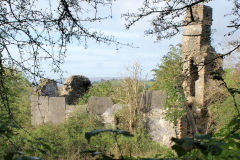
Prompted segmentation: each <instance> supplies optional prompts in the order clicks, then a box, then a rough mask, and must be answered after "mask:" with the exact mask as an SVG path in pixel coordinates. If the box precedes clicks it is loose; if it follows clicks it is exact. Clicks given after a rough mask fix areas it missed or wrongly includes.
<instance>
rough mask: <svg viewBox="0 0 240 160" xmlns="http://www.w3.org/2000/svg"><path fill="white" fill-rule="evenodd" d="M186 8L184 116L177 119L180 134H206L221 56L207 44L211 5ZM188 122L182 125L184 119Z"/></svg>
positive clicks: (184, 28) (184, 29) (183, 49)
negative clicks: (208, 107) (209, 108)
mask: <svg viewBox="0 0 240 160" xmlns="http://www.w3.org/2000/svg"><path fill="white" fill-rule="evenodd" d="M191 9H192V11H190V10H188V11H187V16H186V18H185V23H186V24H188V25H186V26H184V27H183V45H182V55H183V62H184V64H183V75H184V77H185V79H184V82H183V88H184V93H185V96H186V98H187V102H188V104H187V106H186V108H187V116H186V117H185V120H182V121H181V122H179V123H180V124H179V126H182V125H183V124H184V125H188V126H184V127H182V129H188V131H182V132H183V133H184V134H183V136H193V135H195V134H206V133H207V132H208V130H207V128H208V119H209V114H208V110H207V106H209V105H210V104H211V103H212V102H213V101H214V97H219V95H218V94H220V92H219V90H218V91H216V89H215V88H221V85H220V84H221V82H219V81H217V80H214V79H213V74H219V75H221V74H222V71H223V70H222V58H218V56H219V55H218V54H217V53H216V52H215V50H214V48H213V47H212V46H211V25H212V8H211V7H208V6H205V5H196V6H194V7H192V8H191ZM186 121H187V122H188V124H186V123H185V122H186Z"/></svg>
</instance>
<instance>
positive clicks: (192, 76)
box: [190, 59, 199, 96]
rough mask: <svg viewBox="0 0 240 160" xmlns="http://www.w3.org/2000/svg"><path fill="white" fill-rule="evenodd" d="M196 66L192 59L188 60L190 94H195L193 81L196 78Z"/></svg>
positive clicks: (197, 76)
mask: <svg viewBox="0 0 240 160" xmlns="http://www.w3.org/2000/svg"><path fill="white" fill-rule="evenodd" d="M198 78H199V75H198V67H197V65H196V64H194V61H193V60H192V59H191V60H190V79H191V83H190V94H191V96H195V82H196V81H197V80H198Z"/></svg>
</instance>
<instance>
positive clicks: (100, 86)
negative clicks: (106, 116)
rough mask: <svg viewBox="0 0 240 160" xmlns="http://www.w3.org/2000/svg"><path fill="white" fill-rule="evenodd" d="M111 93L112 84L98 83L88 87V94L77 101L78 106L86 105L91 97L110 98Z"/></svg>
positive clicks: (112, 91)
mask: <svg viewBox="0 0 240 160" xmlns="http://www.w3.org/2000/svg"><path fill="white" fill-rule="evenodd" d="M113 93H114V85H113V84H112V82H110V81H106V82H100V83H97V84H95V85H93V86H92V87H90V89H89V90H88V92H87V93H85V94H84V95H83V97H81V98H80V99H79V104H86V103H87V102H88V99H89V98H90V97H91V96H98V97H111V96H112V94H113Z"/></svg>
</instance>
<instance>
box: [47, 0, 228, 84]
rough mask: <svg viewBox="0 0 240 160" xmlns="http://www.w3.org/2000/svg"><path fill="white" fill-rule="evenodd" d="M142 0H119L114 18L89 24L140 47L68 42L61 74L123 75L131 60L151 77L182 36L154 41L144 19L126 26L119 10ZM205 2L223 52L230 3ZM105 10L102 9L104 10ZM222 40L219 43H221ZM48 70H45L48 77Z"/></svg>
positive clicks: (216, 43)
mask: <svg viewBox="0 0 240 160" xmlns="http://www.w3.org/2000/svg"><path fill="white" fill-rule="evenodd" d="M141 1H142V0H118V1H117V2H115V3H114V5H113V9H112V11H113V18H112V19H109V20H107V21H104V22H102V23H98V24H94V25H92V26H91V27H92V29H95V30H96V29H97V30H101V31H102V32H105V33H106V34H110V35H113V36H115V37H116V38H117V39H118V40H119V41H120V42H128V43H133V44H134V45H135V46H138V47H139V48H130V47H125V46H122V47H121V48H120V49H119V50H116V49H115V46H106V45H104V44H100V45H99V44H95V43H94V41H89V42H88V48H87V49H85V48H84V46H80V45H77V44H74V43H73V44H71V45H70V46H68V51H67V56H66V59H65V64H64V65H63V70H64V71H66V72H65V73H64V77H68V76H70V75H85V76H87V77H121V76H124V73H125V71H126V67H127V66H131V65H133V64H134V63H136V62H137V63H139V64H141V65H142V67H143V70H144V72H145V74H147V75H148V78H149V79H151V78H153V73H152V72H151V70H152V69H154V68H156V66H157V64H159V63H160V62H161V57H162V56H163V55H164V54H166V53H167V52H168V50H169V45H170V44H173V45H174V44H177V43H181V41H182V40H181V39H182V36H181V35H178V36H176V37H174V38H172V39H170V40H162V41H158V42H155V37H146V36H145V35H144V30H146V29H148V28H149V23H148V20H147V19H144V20H142V21H141V22H139V23H137V24H136V25H135V26H133V27H132V28H131V29H130V30H128V31H127V30H125V28H124V23H125V21H124V19H123V18H122V19H121V14H122V13H126V12H127V11H130V12H131V11H134V10H136V9H137V8H138V7H139V6H140V5H141ZM207 5H210V6H211V7H212V8H213V26H212V29H213V30H214V32H213V35H212V39H213V41H212V45H213V46H214V47H215V49H216V50H217V51H218V52H224V51H222V49H226V47H225V44H227V41H226V38H225V37H224V34H225V33H226V31H227V28H226V24H227V18H226V17H224V15H225V14H227V13H228V12H230V9H231V5H230V3H229V2H227V1H225V0H218V1H217V0H215V1H214V2H211V3H209V4H207ZM103 14H105V13H103ZM220 43H221V45H220ZM51 76H52V75H51V74H48V77H49V78H55V77H51Z"/></svg>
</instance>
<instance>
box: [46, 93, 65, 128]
mask: <svg viewBox="0 0 240 160" xmlns="http://www.w3.org/2000/svg"><path fill="white" fill-rule="evenodd" d="M65 110H66V105H65V98H64V97H49V108H48V113H47V122H50V123H53V124H60V123H62V122H64V120H65Z"/></svg>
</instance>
